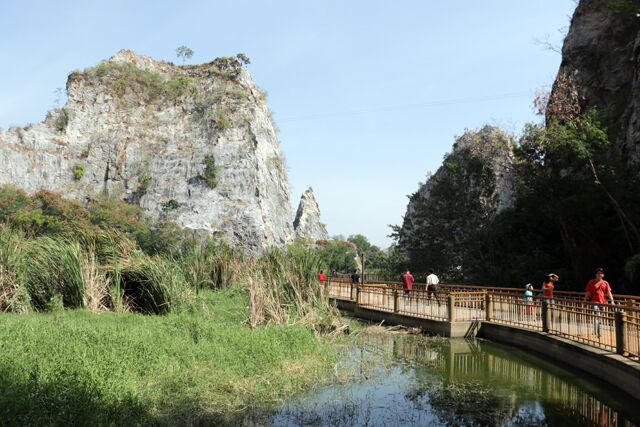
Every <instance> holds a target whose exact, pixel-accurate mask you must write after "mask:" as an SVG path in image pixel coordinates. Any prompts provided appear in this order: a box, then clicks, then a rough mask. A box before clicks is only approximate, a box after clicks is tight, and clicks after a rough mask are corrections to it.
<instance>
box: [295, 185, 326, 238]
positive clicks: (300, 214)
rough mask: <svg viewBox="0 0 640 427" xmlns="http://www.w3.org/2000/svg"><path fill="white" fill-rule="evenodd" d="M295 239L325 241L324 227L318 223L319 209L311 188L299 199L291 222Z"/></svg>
mask: <svg viewBox="0 0 640 427" xmlns="http://www.w3.org/2000/svg"><path fill="white" fill-rule="evenodd" d="M293 228H294V230H295V233H296V237H298V238H301V239H305V240H314V241H315V240H327V239H328V238H329V233H327V228H326V226H325V225H324V224H323V223H322V222H320V207H319V206H318V202H317V201H316V197H315V195H314V194H313V188H311V187H309V188H307V190H306V191H305V192H304V193H303V194H302V197H300V204H299V205H298V211H297V212H296V218H295V220H294V221H293Z"/></svg>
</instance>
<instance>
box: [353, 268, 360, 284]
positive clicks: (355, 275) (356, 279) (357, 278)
mask: <svg viewBox="0 0 640 427" xmlns="http://www.w3.org/2000/svg"><path fill="white" fill-rule="evenodd" d="M351 283H353V284H354V285H357V284H359V283H360V275H359V274H358V270H356V271H354V272H353V274H352V275H351Z"/></svg>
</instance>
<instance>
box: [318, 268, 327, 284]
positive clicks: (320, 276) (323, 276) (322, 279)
mask: <svg viewBox="0 0 640 427" xmlns="http://www.w3.org/2000/svg"><path fill="white" fill-rule="evenodd" d="M325 279H326V277H325V275H324V271H322V270H320V273H318V281H319V282H320V286H324V280H325Z"/></svg>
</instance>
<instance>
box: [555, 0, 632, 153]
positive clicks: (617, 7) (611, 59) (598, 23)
mask: <svg viewBox="0 0 640 427" xmlns="http://www.w3.org/2000/svg"><path fill="white" fill-rule="evenodd" d="M638 13H640V3H639V2H638V1H636V0H621V1H615V2H613V1H604V0H581V1H580V3H579V4H578V6H577V8H576V10H575V12H574V15H573V18H572V20H571V27H570V29H569V33H568V35H567V37H566V39H565V42H564V45H563V47H562V63H561V65H560V70H559V72H558V77H557V79H556V82H555V84H554V88H553V91H552V94H551V98H550V102H549V108H548V109H547V117H548V118H549V115H551V116H553V115H554V114H555V113H556V112H557V110H558V109H561V108H556V107H557V106H558V105H561V104H562V103H563V102H566V99H567V91H572V90H573V91H575V94H576V98H577V99H576V100H577V103H578V104H579V109H580V110H581V111H584V110H586V109H587V108H589V107H596V108H597V111H598V113H599V114H601V117H602V118H604V119H605V120H606V122H607V125H608V127H609V131H610V133H611V135H612V136H613V138H614V140H615V142H616V143H617V145H618V147H619V148H621V149H622V150H623V151H624V152H626V153H627V155H628V156H629V157H630V158H631V159H633V160H634V161H635V162H638V161H639V160H640V18H638V16H637V14H638ZM567 86H571V87H569V88H568V87H567Z"/></svg>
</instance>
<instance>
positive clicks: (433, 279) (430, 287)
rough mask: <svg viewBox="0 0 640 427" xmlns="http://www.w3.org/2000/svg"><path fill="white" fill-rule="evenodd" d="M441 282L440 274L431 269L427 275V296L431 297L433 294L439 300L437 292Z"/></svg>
mask: <svg viewBox="0 0 640 427" xmlns="http://www.w3.org/2000/svg"><path fill="white" fill-rule="evenodd" d="M439 283H440V280H438V276H436V275H435V273H434V272H433V270H429V275H428V276H427V296H428V297H429V299H431V296H432V295H433V296H434V297H435V298H436V301H437V300H438V296H437V295H436V292H437V291H438V284H439Z"/></svg>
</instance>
